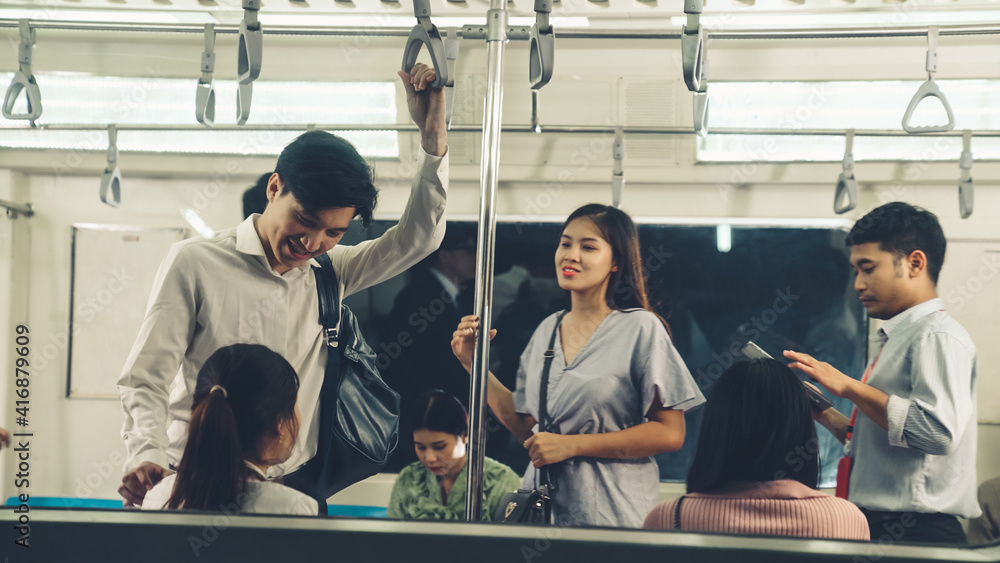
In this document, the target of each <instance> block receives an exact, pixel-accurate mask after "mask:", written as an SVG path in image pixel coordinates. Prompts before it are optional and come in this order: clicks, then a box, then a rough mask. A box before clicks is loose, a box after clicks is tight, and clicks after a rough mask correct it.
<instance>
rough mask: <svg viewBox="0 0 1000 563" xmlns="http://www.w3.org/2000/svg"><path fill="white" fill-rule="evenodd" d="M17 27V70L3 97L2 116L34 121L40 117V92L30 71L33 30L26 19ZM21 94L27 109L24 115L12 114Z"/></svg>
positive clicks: (33, 38)
mask: <svg viewBox="0 0 1000 563" xmlns="http://www.w3.org/2000/svg"><path fill="white" fill-rule="evenodd" d="M18 27H19V28H20V35H21V42H20V44H19V45H18V47H17V64H18V70H17V72H15V73H14V77H13V78H11V81H10V86H8V87H7V93H6V94H4V97H3V116H4V117H6V118H7V119H27V120H29V121H35V120H36V119H38V118H39V117H41V115H42V91H41V90H40V89H39V88H38V82H36V81H35V75H34V74H33V73H32V71H31V65H32V60H31V59H32V50H33V49H34V47H35V30H34V29H32V28H31V25H30V24H29V23H28V20H26V19H24V20H20V21H19V22H18ZM21 92H24V97H25V101H27V103H28V109H27V111H26V112H25V113H14V104H15V103H16V102H17V97H18V96H19V95H20V94H21Z"/></svg>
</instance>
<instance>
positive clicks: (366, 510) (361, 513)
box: [327, 504, 387, 518]
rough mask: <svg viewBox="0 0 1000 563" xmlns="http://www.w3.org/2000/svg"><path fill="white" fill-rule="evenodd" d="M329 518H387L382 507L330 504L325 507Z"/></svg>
mask: <svg viewBox="0 0 1000 563" xmlns="http://www.w3.org/2000/svg"><path fill="white" fill-rule="evenodd" d="M327 514H329V515H330V516H349V517H351V518H387V516H386V508H385V507H384V506H361V505H357V504H331V505H328V506H327Z"/></svg>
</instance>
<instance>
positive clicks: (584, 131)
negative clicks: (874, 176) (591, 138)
mask: <svg viewBox="0 0 1000 563" xmlns="http://www.w3.org/2000/svg"><path fill="white" fill-rule="evenodd" d="M117 127H118V130H119V131H204V130H205V128H204V127H203V126H201V125H195V124H157V123H135V124H118V125H117ZM307 127H312V128H314V129H321V130H324V131H395V132H399V133H417V132H419V129H417V126H416V125H413V124H404V123H273V124H267V123H260V124H256V125H250V126H242V127H241V126H237V125H233V124H221V125H219V124H216V125H215V127H214V128H213V129H214V130H216V131H300V132H301V131H303V130H305V129H306V128H307ZM4 129H5V130H6V131H104V130H106V129H107V126H106V125H103V124H96V123H93V124H88V123H53V124H38V125H37V126H34V127H32V126H30V125H14V126H11V127H5V128H4ZM451 130H452V131H455V132H458V133H479V132H481V131H482V130H483V126H482V124H474V123H456V124H452V127H451ZM503 132H504V133H536V131H535V130H534V129H533V128H532V127H531V125H504V126H503ZM542 132H544V133H558V134H567V135H613V134H614V132H615V128H614V126H608V125H559V124H555V125H545V126H544V127H542ZM625 133H626V134H628V135H681V136H683V135H694V134H695V132H694V130H693V129H692V128H691V127H689V126H686V127H659V126H656V127H650V126H643V125H630V126H627V127H625ZM845 133H846V130H845V129H746V128H740V127H726V128H713V129H712V134H713V135H775V136H786V137H803V136H807V137H843V136H844V135H845ZM854 134H855V136H856V137H890V138H892V137H907V138H908V137H910V134H909V133H907V132H905V131H903V130H901V129H856V130H855V131H854ZM972 134H973V136H975V137H985V138H998V137H1000V129H981V130H973V132H972ZM961 136H962V133H961V132H957V131H950V132H947V133H934V134H931V135H927V137H961ZM952 160H954V161H957V159H952ZM942 161H947V159H942Z"/></svg>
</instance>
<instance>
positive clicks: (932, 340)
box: [887, 332, 975, 455]
mask: <svg viewBox="0 0 1000 563" xmlns="http://www.w3.org/2000/svg"><path fill="white" fill-rule="evenodd" d="M974 358H975V355H974V354H970V353H969V351H968V350H966V347H965V345H964V344H962V342H960V341H959V340H958V339H957V338H955V337H954V336H952V335H950V334H947V333H942V332H932V333H928V334H927V335H925V336H924V337H923V341H922V342H921V343H920V345H919V346H917V347H914V357H913V363H912V371H911V373H910V374H909V375H910V384H911V386H912V392H911V393H910V396H909V397H908V398H903V397H899V396H897V395H891V396H890V397H889V403H888V406H887V415H888V428H889V444H890V445H892V446H897V447H903V448H913V449H915V450H918V451H921V452H923V453H925V454H929V455H944V454H948V453H950V452H952V451H953V450H954V448H955V447H956V445H957V444H958V443H959V442H960V441H961V439H962V434H963V432H964V431H965V429H966V427H967V426H968V422H969V417H970V416H973V413H974V412H975V403H974V394H973V389H972V371H973V365H972V364H973V362H974V361H975V359H974Z"/></svg>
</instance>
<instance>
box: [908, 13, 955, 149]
mask: <svg viewBox="0 0 1000 563" xmlns="http://www.w3.org/2000/svg"><path fill="white" fill-rule="evenodd" d="M937 40H938V28H937V26H931V27H929V28H927V62H926V69H927V81H926V82H924V83H923V84H921V85H920V87H919V88H918V89H917V92H916V94H914V95H913V98H911V99H910V103H909V104H908V105H907V106H906V113H904V114H903V130H904V131H906V132H907V133H946V132H948V131H951V130H952V129H954V128H955V114H954V113H952V111H951V104H949V103H948V98H946V97H945V95H944V93H943V92H941V88H939V87H938V85H937V82H934V73H936V72H937ZM924 98H937V99H938V100H940V101H941V105H942V106H944V111H945V113H947V114H948V123H945V124H942V125H926V126H921V127H917V126H914V125H911V124H910V120H911V119H912V118H913V112H914V111H915V110H916V109H917V106H919V105H920V102H922V101H923V100H924Z"/></svg>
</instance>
